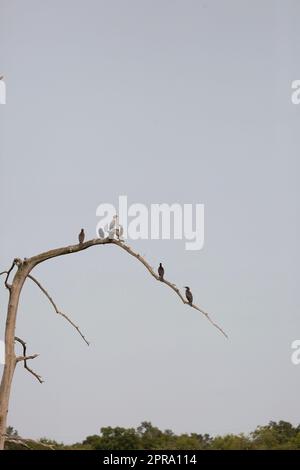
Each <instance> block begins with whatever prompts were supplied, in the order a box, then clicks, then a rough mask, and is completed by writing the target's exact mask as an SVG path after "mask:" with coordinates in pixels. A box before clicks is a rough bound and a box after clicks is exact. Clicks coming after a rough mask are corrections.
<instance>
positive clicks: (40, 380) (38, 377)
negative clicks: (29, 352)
mask: <svg viewBox="0 0 300 470" xmlns="http://www.w3.org/2000/svg"><path fill="white" fill-rule="evenodd" d="M15 341H17V342H18V343H20V344H22V346H23V356H18V357H17V358H16V362H20V361H24V368H25V369H26V370H28V372H29V373H30V374H32V375H33V376H34V377H35V378H36V379H37V380H38V381H39V382H40V383H41V384H42V383H43V380H42V377H41V376H40V375H38V374H37V373H36V372H34V371H33V370H32V369H30V367H28V365H27V360H28V359H35V358H36V357H37V356H38V354H34V355H33V356H26V343H25V341H23V340H22V339H21V338H18V336H15Z"/></svg>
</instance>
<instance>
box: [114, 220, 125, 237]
mask: <svg viewBox="0 0 300 470" xmlns="http://www.w3.org/2000/svg"><path fill="white" fill-rule="evenodd" d="M123 232H124V230H123V227H122V225H120V224H119V223H118V224H117V228H116V235H117V238H118V240H120V238H121V237H122V235H123Z"/></svg>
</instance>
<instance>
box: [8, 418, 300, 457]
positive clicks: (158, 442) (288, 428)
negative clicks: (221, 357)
mask: <svg viewBox="0 0 300 470" xmlns="http://www.w3.org/2000/svg"><path fill="white" fill-rule="evenodd" d="M6 435H7V436H8V439H7V442H6V444H5V448H6V449H7V450H16V449H22V450H24V449H27V450H38V449H41V450H47V449H48V450H49V449H53V450H140V449H145V450H255V449H257V450H279V449H284V450H294V449H299V450H300V425H298V426H293V425H292V424H291V423H289V422H287V421H279V422H275V421H270V422H269V424H267V425H265V426H257V428H256V429H255V430H254V431H253V432H251V433H249V434H226V435H223V436H215V437H212V436H210V435H209V434H197V433H191V434H179V435H177V434H175V433H173V431H171V430H169V429H167V430H165V431H161V430H160V429H159V428H157V427H155V426H153V425H152V424H151V423H150V422H148V421H144V422H142V423H141V424H140V426H138V427H137V428H123V427H119V426H117V427H110V426H108V427H102V428H101V429H100V433H99V434H94V435H91V436H87V437H86V438H85V439H84V440H83V441H82V442H78V443H75V444H72V445H64V444H63V443H58V442H56V441H53V440H49V439H46V438H42V439H40V440H38V441H33V440H30V439H22V438H21V437H20V436H19V434H18V432H17V431H16V430H15V429H14V428H13V427H8V428H7V432H6Z"/></svg>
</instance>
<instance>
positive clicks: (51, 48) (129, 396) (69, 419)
mask: <svg viewBox="0 0 300 470" xmlns="http://www.w3.org/2000/svg"><path fill="white" fill-rule="evenodd" d="M299 14H300V5H299V2H298V1H296V0H295V1H291V0H287V1H284V2H283V1H276V0H263V1H262V0H252V1H246V0H243V1H240V0H226V1H224V0H219V1H217V0H210V1H208V0H204V1H201V0H198V1H191V0H185V1H183V0H181V1H170V0H162V1H161V0H160V1H158V0H156V1H149V0H147V1H146V0H126V1H121V0H115V1H108V0H107V1H96V0H95V1H94V0H88V1H84V2H83V1H76V0H75V1H74V0H72V1H71V0H51V1H50V0H45V1H43V2H40V1H37V0H27V1H26V2H24V1H21V0H0V45H1V47H0V73H3V74H4V75H5V78H6V84H7V104H6V105H0V142H1V144H0V152H1V153H0V165H1V166H0V168H1V174H0V191H1V199H0V201H1V203H0V207H1V218H2V225H1V238H0V239H1V247H2V250H1V253H0V267H1V269H5V268H7V267H8V266H9V265H10V263H11V260H12V259H13V258H14V257H16V256H19V257H24V256H27V257H28V256H31V255H33V254H36V253H38V252H40V251H44V250H47V249H50V248H54V247H58V246H63V245H66V244H70V243H72V242H75V241H76V239H77V238H76V237H77V234H78V231H79V230H80V228H81V227H85V228H86V232H87V234H88V236H89V237H91V238H92V237H94V231H95V226H96V223H97V219H96V216H95V211H96V207H97V206H98V204H100V203H101V202H111V203H116V202H117V198H118V195H120V194H126V195H128V198H129V202H141V203H144V204H151V203H160V202H166V203H170V204H171V203H173V202H179V203H204V204H205V224H206V227H205V246H204V249H203V250H202V251H199V252H189V251H185V249H184V243H183V242H181V241H140V242H137V243H134V244H133V245H134V247H135V248H136V249H137V250H140V252H141V253H142V254H146V256H147V258H148V259H149V261H150V262H151V263H152V264H154V265H157V264H158V263H159V261H163V263H164V265H165V267H166V276H167V277H168V278H169V279H170V280H173V281H174V282H176V283H177V284H178V285H179V286H184V285H186V284H187V285H190V286H191V288H192V291H193V293H194V298H195V301H196V302H197V303H199V304H200V305H201V306H203V307H204V308H206V309H207V310H208V311H210V312H212V314H213V316H214V318H215V320H216V321H218V322H219V323H220V324H221V325H222V326H223V327H224V328H225V330H226V331H227V332H228V334H229V336H230V339H229V340H228V341H227V340H226V339H225V338H223V337H222V336H221V335H220V334H219V333H218V331H217V330H215V329H214V328H212V327H211V325H210V324H209V323H208V322H207V321H206V320H205V318H204V317H202V316H201V315H200V314H198V313H197V312H196V311H194V310H191V309H189V308H188V307H185V306H184V305H182V304H181V303H180V301H179V299H178V298H177V297H176V296H175V295H174V294H173V293H172V292H171V291H170V290H169V289H167V288H166V287H165V286H162V285H159V284H157V283H156V282H155V281H154V280H153V279H152V278H151V277H150V276H149V275H148V273H147V271H145V269H144V268H143V266H142V265H140V264H139V263H138V262H137V261H136V260H134V259H132V258H131V257H129V256H128V255H127V254H126V253H124V252H122V251H121V250H119V249H117V248H116V247H113V246H105V247H97V248H95V249H91V250H88V251H87V252H83V253H79V254H78V255H73V256H69V257H65V258H63V259H56V260H53V261H49V262H48V263H45V264H43V265H42V266H40V267H38V269H36V270H35V272H34V274H35V275H36V277H38V279H39V280H40V281H41V282H42V283H43V284H44V285H45V286H46V287H47V288H48V290H49V291H50V293H51V294H52V295H53V296H54V297H55V299H56V301H57V303H58V304H59V306H60V307H61V309H63V310H65V311H66V312H67V313H69V314H70V315H72V317H73V318H74V319H75V321H76V322H78V323H79V324H80V325H81V327H82V329H83V331H84V332H85V333H86V335H87V337H88V338H89V339H90V341H91V346H90V347H89V348H88V347H87V346H86V345H85V344H84V343H83V342H82V340H81V338H80V337H79V336H77V335H76V334H75V333H76V332H74V331H73V330H72V329H71V328H70V327H69V325H67V324H66V323H64V321H63V320H62V319H61V318H56V316H55V314H54V313H53V311H52V310H51V306H50V304H48V302H47V299H46V298H44V297H43V295H42V294H41V292H40V291H39V290H38V289H37V287H36V286H35V285H32V284H30V282H29V281H28V283H27V284H26V286H25V287H24V291H23V294H22V299H21V304H20V309H19V318H18V324H17V334H18V336H20V337H22V338H24V339H25V340H26V341H27V343H28V347H29V351H30V353H35V352H38V353H40V357H39V358H38V359H36V360H35V362H34V368H35V369H36V370H37V371H38V372H39V373H40V374H41V375H42V376H43V377H44V378H45V383H44V384H43V385H39V384H38V383H37V382H35V381H34V380H33V378H32V377H31V376H30V375H29V374H26V373H25V371H24V370H23V368H22V367H19V368H18V370H17V372H16V376H15V380H14V388H13V395H12V400H11V405H10V413H9V423H10V424H11V425H13V426H14V427H16V428H17V429H18V430H19V432H20V433H21V434H22V435H24V436H28V437H29V436H33V437H41V436H48V437H50V438H54V439H57V440H63V441H65V442H72V441H75V440H81V439H83V438H84V437H85V436H86V435H88V434H94V433H97V432H99V429H100V427H101V426H108V425H110V426H116V425H119V426H137V425H138V424H139V423H140V422H141V421H142V420H149V421H152V423H153V424H155V425H157V426H159V427H161V428H163V429H165V428H171V429H173V430H174V431H175V432H199V433H204V432H208V433H211V434H215V433H225V432H242V431H244V432H247V431H249V430H252V429H253V428H255V427H256V426H257V425H258V424H264V423H266V422H268V421H269V420H271V419H272V420H279V419H285V420H288V421H291V422H292V423H297V424H298V423H299V422H300V412H299V405H298V401H299V387H300V366H298V367H297V366H294V365H292V363H291V360H290V356H291V352H292V350H291V342H292V341H293V340H295V339H299V338H300V319H299V295H298V290H299V289H298V277H299V276H298V266H299V248H298V240H299V219H298V214H299V184H298V180H299V140H298V139H299V137H298V138H297V136H299V130H298V127H299V120H300V105H299V106H296V105H293V104H292V103H291V99H290V96H291V82H292V81H293V80H295V79H300V67H299V57H300V33H299ZM6 302H7V293H6V292H5V289H4V288H3V289H2V290H1V293H0V305H1V311H0V313H1V323H0V327H1V336H3V328H4V319H5V307H6ZM0 367H1V366H0Z"/></svg>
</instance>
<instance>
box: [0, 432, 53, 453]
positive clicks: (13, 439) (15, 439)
mask: <svg viewBox="0 0 300 470" xmlns="http://www.w3.org/2000/svg"><path fill="white" fill-rule="evenodd" d="M5 441H6V442H11V443H12V444H20V445H23V446H24V447H26V448H27V449H30V450H31V449H32V447H30V446H29V445H28V444H27V443H33V444H38V445H40V446H42V447H46V448H48V449H50V450H55V447H54V446H53V445H52V444H45V443H44V442H40V441H36V440H35V439H24V438H22V437H19V436H13V437H11V436H8V435H7V434H6V435H5Z"/></svg>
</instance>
